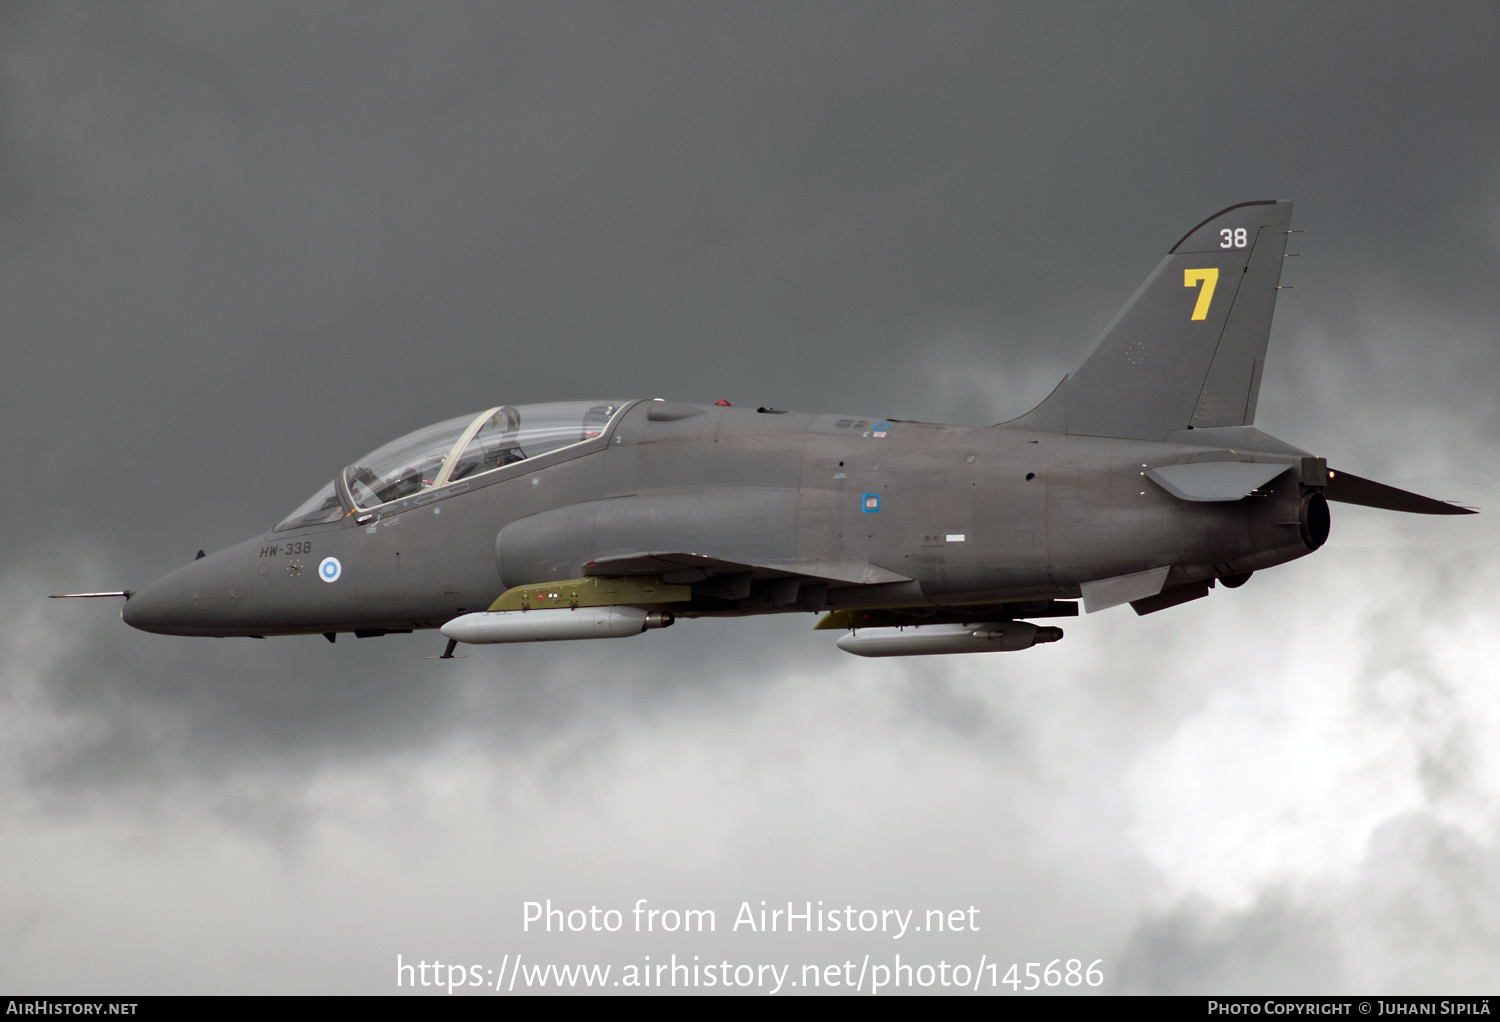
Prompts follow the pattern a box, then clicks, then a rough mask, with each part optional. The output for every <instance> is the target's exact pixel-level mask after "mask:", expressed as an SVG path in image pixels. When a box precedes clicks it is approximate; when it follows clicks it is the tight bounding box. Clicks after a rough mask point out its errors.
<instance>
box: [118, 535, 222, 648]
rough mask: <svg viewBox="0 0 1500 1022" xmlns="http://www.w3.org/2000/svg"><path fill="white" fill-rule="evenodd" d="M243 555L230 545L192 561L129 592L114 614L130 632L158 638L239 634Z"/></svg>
mask: <svg viewBox="0 0 1500 1022" xmlns="http://www.w3.org/2000/svg"><path fill="white" fill-rule="evenodd" d="M245 576H246V561H245V557H244V551H242V550H238V549H236V548H233V547H231V548H230V549H229V550H221V551H220V552H219V553H216V554H212V555H210V556H208V557H204V558H201V559H199V560H196V561H193V562H192V563H191V564H188V565H185V566H183V567H181V568H178V569H177V570H176V571H174V572H172V573H171V574H170V575H167V576H166V577H165V578H161V579H157V580H156V581H155V582H152V583H151V584H150V585H148V586H146V587H145V588H144V589H141V590H140V591H138V592H136V593H134V594H133V595H132V596H131V597H130V599H128V600H126V601H125V606H124V607H123V608H121V610H120V619H121V620H123V621H124V622H125V623H126V624H127V625H129V626H130V627H132V628H139V629H140V630H141V631H143V632H157V633H159V634H163V635H234V634H244V633H243V629H242V628H241V627H238V626H239V625H240V624H241V619H242V618H243V617H244V616H245V614H246V601H247V598H248V596H249V593H248V590H247V587H246V584H245Z"/></svg>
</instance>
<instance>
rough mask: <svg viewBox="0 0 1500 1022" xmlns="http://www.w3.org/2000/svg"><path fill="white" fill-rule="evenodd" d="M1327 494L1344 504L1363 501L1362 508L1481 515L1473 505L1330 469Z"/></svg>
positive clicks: (1434, 513)
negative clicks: (1466, 505) (1463, 504)
mask: <svg viewBox="0 0 1500 1022" xmlns="http://www.w3.org/2000/svg"><path fill="white" fill-rule="evenodd" d="M1323 496H1324V497H1325V498H1327V499H1328V500H1336V501H1338V502H1339V503H1340V504H1359V505H1360V506H1362V507H1378V508H1381V509H1382V510H1385V511H1405V512H1406V513H1407V514H1413V515H1472V514H1478V513H1479V512H1477V511H1476V510H1474V509H1473V508H1470V507H1460V506H1458V505H1457V504H1450V503H1448V502H1447V501H1445V500H1437V499H1435V498H1433V497H1424V496H1422V495H1421V494H1420V493H1412V492H1411V491H1409V490H1398V489H1397V488H1396V487H1394V486H1387V485H1386V484H1385V483H1377V482H1375V480H1373V479H1361V478H1360V477H1359V476H1356V475H1350V474H1349V473H1348V472H1335V471H1333V470H1332V469H1330V470H1329V472H1328V482H1327V483H1326V484H1325V485H1324V487H1323Z"/></svg>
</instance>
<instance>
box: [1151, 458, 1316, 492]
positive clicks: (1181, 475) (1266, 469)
mask: <svg viewBox="0 0 1500 1022" xmlns="http://www.w3.org/2000/svg"><path fill="white" fill-rule="evenodd" d="M1290 467H1291V466H1290V465H1267V464H1264V463H1261V462H1248V461H1196V462H1193V463H1191V464H1187V465H1163V466H1162V467H1161V468H1153V469H1149V470H1148V471H1147V472H1146V478H1147V479H1149V480H1151V481H1152V482H1153V483H1155V484H1156V485H1157V486H1160V487H1161V488H1162V489H1164V490H1166V491H1167V492H1168V493H1170V494H1171V495H1172V496H1174V497H1176V498H1178V499H1179V500H1196V501H1220V500H1240V499H1241V498H1244V497H1248V496H1249V495H1250V494H1251V493H1253V492H1254V491H1256V490H1258V489H1260V488H1261V487H1262V486H1264V485H1266V483H1269V482H1270V481H1271V480H1272V479H1275V478H1276V477H1277V476H1279V475H1281V473H1283V472H1285V471H1286V470H1287V469H1288V468H1290Z"/></svg>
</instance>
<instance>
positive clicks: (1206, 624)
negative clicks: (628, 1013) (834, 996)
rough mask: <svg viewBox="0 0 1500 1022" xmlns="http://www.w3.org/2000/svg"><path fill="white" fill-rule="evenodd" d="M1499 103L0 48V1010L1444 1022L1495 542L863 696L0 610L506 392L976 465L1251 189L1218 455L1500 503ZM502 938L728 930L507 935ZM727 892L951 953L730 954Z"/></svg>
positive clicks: (660, 31) (1080, 75)
mask: <svg viewBox="0 0 1500 1022" xmlns="http://www.w3.org/2000/svg"><path fill="white" fill-rule="evenodd" d="M1496 52H1500V12H1497V10H1496V8H1495V7H1494V6H1493V5H1489V4H1458V3H1452V4H1443V5H1433V4H1394V5H1393V4H1372V3H1359V4H1335V3H1328V4H1319V5H1301V4H1286V5H1279V4H1255V5H1239V6H1235V7H1228V6H1223V5H1201V4H1133V5H1103V4H1074V5H1069V4H1058V3H1045V4H1041V3H1038V4H1004V5H1002V4H981V5H967V4H958V3H950V4H941V5H925V4H882V3H868V2H866V3H857V4H832V3H821V4H805V3H803V4H791V3H787V4H766V3H743V4H734V5H718V4H694V5H689V4H656V3H653V4H643V3H641V4H636V3H631V4H619V3H615V4H604V3H599V4H567V3H554V4H545V5H542V4H530V5H509V4H491V3H426V4H377V3H360V4H339V3H322V4H317V5H307V4H300V3H256V4H248V3H246V4H212V3H191V4H165V3H163V4H157V3H150V4H147V3H128V4H102V3H101V4H82V3H75V4H27V3H9V4H6V5H4V6H3V7H0V308H3V309H4V310H5V311H4V317H3V322H4V330H5V333H4V336H5V351H6V354H7V371H6V372H5V373H3V374H0V459H3V460H0V467H3V470H4V473H5V477H6V478H7V479H9V480H11V486H10V490H11V492H13V493H14V494H16V495H17V496H18V497H22V496H23V495H24V497H23V499H17V500H13V501H12V502H11V505H10V508H9V510H8V512H7V515H6V525H7V528H6V529H5V530H4V531H3V534H0V543H3V544H4V550H3V555H4V556H3V560H0V564H3V565H4V567H3V569H0V570H3V576H0V600H3V603H4V611H5V613H4V614H3V615H0V622H3V624H0V650H3V661H0V671H3V673H0V861H3V862H4V863H5V864H6V874H7V876H8V878H9V880H8V882H7V883H6V884H5V885H4V886H0V987H4V988H6V989H10V990H22V989H24V990H28V991H55V992H84V991H100V990H108V991H139V992H171V991H189V990H209V991H266V992H295V991H353V992H369V993H379V992H385V991H387V990H391V989H393V988H394V962H395V956H396V954H397V953H401V954H403V955H404V956H405V958H406V959H407V960H412V959H424V958H425V959H431V958H434V957H441V958H443V959H444V960H445V961H462V962H465V963H476V964H482V965H485V966H486V967H490V966H495V967H498V965H499V961H498V959H499V958H500V956H503V955H504V954H507V953H509V954H516V953H524V954H526V955H528V956H534V957H535V959H536V960H538V961H541V960H557V961H569V960H579V961H583V960H591V961H600V962H608V961H613V962H616V963H624V962H626V961H641V960H642V956H644V955H646V954H651V955H653V956H660V955H668V954H671V953H673V952H674V951H675V952H676V953H678V954H679V955H682V954H688V955H691V954H700V953H701V954H702V955H704V956H705V957H707V956H721V955H722V956H727V957H729V958H732V959H734V960H737V961H771V960H775V961H790V962H798V963H800V962H804V961H824V960H828V961H832V960H840V961H842V960H843V959H844V958H846V957H848V956H851V955H862V954H865V953H870V954H872V955H877V956H879V955H887V956H888V955H889V954H891V953H893V952H895V951H903V952H905V953H907V954H910V955H912V956H916V958H917V959H918V960H926V958H931V959H932V960H936V959H937V958H938V957H940V956H947V957H948V959H949V960H950V961H952V960H960V959H962V960H965V961H968V960H974V961H977V959H978V958H979V956H980V955H981V954H987V955H988V956H989V960H990V961H1002V962H1005V963H1009V962H1010V961H1019V962H1022V963H1024V962H1025V961H1028V960H1032V961H1035V960H1040V961H1043V962H1046V961H1048V960H1050V959H1052V958H1057V957H1062V958H1064V959H1067V958H1080V959H1082V960H1083V961H1084V962H1085V963H1087V962H1088V961H1090V960H1093V959H1104V962H1105V965H1104V968H1105V971H1106V974H1107V976H1108V981H1107V984H1106V989H1111V990H1129V991H1159V992H1177V991H1197V990H1204V991H1207V990H1216V991H1224V992H1229V991H1245V992H1250V991H1286V992H1291V991H1336V990H1348V989H1358V990H1366V991H1376V990H1390V991H1408V992H1410V991H1426V990H1434V991H1451V992H1456V991H1459V990H1469V989H1485V990H1488V989H1490V988H1491V987H1492V986H1493V962H1494V961H1495V960H1496V954H1497V953H1500V865H1497V863H1500V752H1497V751H1496V750H1497V748H1500V746H1497V745H1496V743H1495V742H1494V741H1493V735H1494V733H1495V730H1496V728H1497V727H1500V685H1496V682H1497V680H1500V678H1497V668H1496V667H1495V664H1496V663H1497V662H1500V640H1497V638H1496V635H1495V632H1494V629H1493V627H1492V622H1493V620H1494V617H1495V613H1496V611H1497V609H1500V604H1497V599H1496V597H1495V593H1496V591H1497V587H1496V585H1495V583H1496V582H1500V557H1497V556H1496V555H1495V554H1494V551H1495V550H1496V549H1497V545H1496V542H1495V541H1496V539H1497V538H1500V533H1497V527H1496V526H1495V525H1494V524H1493V523H1492V522H1491V518H1492V517H1493V514H1494V512H1491V513H1490V514H1487V515H1483V516H1480V517H1479V518H1477V519H1476V518H1471V519H1466V520H1462V521H1456V522H1455V521H1448V520H1443V521H1434V520H1426V519H1405V520H1395V518H1396V516H1390V515H1385V514H1382V513H1379V512H1368V511H1364V510H1361V509H1352V508H1346V507H1342V506H1338V507H1335V521H1334V539H1333V540H1332V541H1331V542H1330V544H1329V546H1328V547H1327V548H1325V549H1324V550H1323V551H1320V552H1319V553H1318V554H1317V555H1315V556H1313V557H1309V558H1307V559H1305V560H1303V561H1299V562H1297V563H1296V564H1294V565H1290V566H1287V567H1284V568H1281V569H1277V570H1276V571H1273V572H1269V573H1264V574H1263V575H1262V576H1257V577H1256V579H1255V580H1254V581H1253V582H1252V583H1251V584H1250V585H1248V586H1246V587H1245V588H1243V589H1240V590H1235V591H1233V592H1229V591H1222V592H1216V594H1215V595H1214V597H1213V598H1212V599H1210V600H1206V601H1201V602H1199V603H1197V604H1194V605H1191V606H1188V607H1183V608H1179V609H1176V610H1173V611H1171V612H1168V613H1164V614H1160V615H1155V616H1153V617H1151V618H1147V619H1136V618H1135V617H1134V616H1133V615H1131V614H1130V613H1129V612H1128V611H1114V612H1110V613H1105V614H1101V615H1099V616H1098V617H1096V618H1087V619H1081V620H1079V621H1078V622H1076V623H1075V624H1074V625H1071V626H1069V628H1068V632H1069V634H1068V638H1067V639H1066V640H1065V641H1064V642H1062V643H1059V644H1057V645H1055V646H1049V647H1044V648H1040V649H1035V650H1031V651H1027V652H1024V653H1019V654H1015V655H1007V656H998V657H997V656H985V657H972V658H934V659H930V660H927V659H924V660H917V661H912V662H896V663H887V662H882V663H867V662H864V661H859V662H854V658H851V657H846V656H844V655H843V654H840V653H838V652H837V651H836V650H834V649H833V648H832V645H831V642H829V641H826V640H827V637H826V635H815V634H813V633H812V632H811V631H810V630H809V622H808V620H805V619H802V618H789V619H787V620H782V621H759V622H757V621H739V622H734V621H731V622H687V623H685V624H684V625H683V626H682V627H678V628H674V629H672V630H671V631H669V632H663V633H658V634H654V635H650V636H646V637H642V638H640V639H634V640H629V641H628V642H622V643H618V644H602V643H601V644H584V646H570V645H558V646H552V647H539V648H519V649H498V650H497V649H481V650H477V651H475V653H474V655H472V656H471V657H470V658H469V659H468V660H466V661H462V662H461V663H451V664H442V665H433V664H431V663H430V662H424V661H420V660H418V659H417V658H418V657H419V656H421V655H422V654H425V653H430V652H433V651H434V649H435V644H436V643H437V641H438V640H437V639H435V638H434V636H433V635H432V634H426V635H416V636H404V637H396V636H391V637H386V638H383V639H379V640H370V641H367V642H340V643H339V644H337V645H336V646H332V647H330V646H328V645H327V644H326V643H324V642H323V641H322V640H321V639H318V638H305V639H304V638H292V639H282V640H277V641H267V642H263V643H261V642H249V641H239V640H224V641H210V640H203V641H198V640H189V639H170V638H164V637H156V636H148V635H144V634H139V633H134V632H131V631H130V630H129V629H127V628H125V627H124V626H123V625H121V624H120V622H119V621H118V619H117V617H116V613H115V612H116V608H115V607H112V606H107V605H101V604H99V603H86V602H79V603H73V604H56V603H50V604H49V603H47V602H46V601H44V600H40V596H42V595H44V594H45V593H47V592H54V591H61V590H65V589H71V588H95V587H98V588H104V587H115V586H139V585H141V584H143V583H145V582H147V581H149V580H150V579H152V578H154V577H156V576H158V575H160V574H164V573H165V572H166V571H167V570H169V569H171V568H173V567H175V566H176V565H178V564H179V563H181V562H182V561H184V560H186V559H187V558H188V557H190V556H191V555H192V553H193V552H194V551H195V550H196V549H198V548H199V547H207V548H209V549H213V548H216V547H220V546H225V545H228V544H229V543H231V542H234V541H236V540H239V539H241V538H244V537H246V536H248V535H251V534H254V533H256V532H259V531H260V530H262V529H264V528H265V527H266V526H267V525H268V524H270V523H271V522H274V521H275V520H277V519H278V518H279V517H280V516H281V515H283V514H285V513H286V512H287V511H288V510H290V509H291V508H292V507H293V506H295V505H296V504H297V503H298V502H299V501H301V500H302V499H303V498H304V497H306V496H307V495H308V494H310V493H311V492H313V491H314V490H315V489H316V488H318V487H319V486H320V485H322V484H323V483H324V482H326V480H327V479H328V478H329V477H330V476H331V475H332V474H333V472H334V471H336V469H337V468H338V467H339V466H341V465H343V464H345V463H347V462H349V461H351V460H352V459H354V458H355V457H357V456H358V455H360V454H362V453H364V452H365V451H367V450H370V449H372V448H374V447H376V446H378V445H379V444H381V443H383V442H385V441H386V440H389V439H391V438H393V437H394V436H396V435H398V434H400V433H403V432H406V431H408V430H410V429H412V428H415V427H418V426H421V425H424V424H426V423H428V422H432V421H436V420H439V419H443V418H448V417H451V416H453V415H456V414H461V413H463V412H467V411H470V410H474V409H478V408H482V407H485V406H488V405H491V404H495V403H499V402H501V401H505V402H513V403H521V402H531V401H544V400H559V399H567V398H583V397H616V396H619V397H656V396H661V397H667V398H678V399H683V400H694V401H704V400H706V401H712V400H714V399H716V398H720V397H724V398H728V399H729V400H731V401H733V402H735V403H736V404H740V403H746V404H774V405H776V406H777V407H791V408H799V409H807V410H816V411H847V412H851V413H860V412H862V413H868V414H876V415H895V416H901V417H906V418H925V419H935V420H944V421H958V422H977V423H985V422H994V421H998V420H999V419H1002V418H1008V417H1011V416H1013V415H1016V414H1019V413H1021V412H1023V411H1025V410H1026V409H1027V408H1029V407H1030V406H1031V405H1032V404H1034V403H1035V402H1036V401H1038V400H1040V398H1042V397H1043V396H1045V394H1046V393H1047V392H1048V390H1050V388H1051V387H1052V386H1053V385H1054V384H1055V383H1056V382H1057V380H1058V379H1060V378H1061V376H1062V374H1063V373H1064V372H1065V371H1066V370H1067V368H1068V367H1069V366H1070V365H1071V364H1072V363H1073V361H1074V360H1075V359H1076V358H1077V357H1078V355H1079V354H1080V353H1081V352H1082V351H1083V350H1084V348H1085V347H1086V346H1087V344H1088V343H1089V341H1090V340H1091V339H1092V338H1093V336H1094V334H1095V333H1096V332H1097V330H1098V329H1099V328H1100V327H1102V325H1103V324H1104V323H1105V322H1106V321H1107V320H1108V319H1109V317H1110V316H1111V315H1113V313H1114V312H1115V311H1116V310H1117V309H1118V307H1119V306H1120V305H1121V304H1122V303H1123V302H1124V301H1125V300H1126V299H1127V298H1128V297H1129V295H1130V294H1131V293H1132V291H1133V290H1134V289H1135V287H1136V286H1137V285H1138V284H1139V282H1140V281H1141V280H1142V279H1143V278H1144V276H1145V275H1146V274H1147V273H1148V272H1149V271H1150V269H1151V268H1152V267H1153V266H1154V265H1155V263H1156V261H1157V260H1158V259H1159V258H1160V256H1161V254H1162V253H1163V252H1164V251H1165V250H1166V249H1167V248H1168V247H1169V246H1170V245H1171V244H1172V243H1173V242H1174V241H1175V240H1176V239H1177V238H1178V237H1179V236H1180V235H1181V234H1182V233H1183V232H1184V231H1185V230H1187V229H1188V228H1189V227H1190V226H1192V225H1193V224H1195V223H1197V222H1198V221H1199V220H1201V219H1203V218H1204V217H1205V216H1207V215H1209V214H1210V213H1212V212H1213V211H1215V210H1217V209H1219V208H1221V207H1223V206H1226V205H1229V204H1231V203H1234V202H1238V201H1243V200H1245V199H1256V198H1287V199H1292V200H1293V201H1294V202H1295V203H1296V204H1297V208H1296V223H1295V226H1300V227H1306V228H1309V233H1308V234H1305V235H1298V236H1297V239H1298V243H1297V244H1296V245H1294V246H1293V250H1300V251H1302V252H1304V253H1305V254H1304V255H1303V257H1302V258H1300V259H1297V260H1294V261H1291V262H1289V264H1288V269H1287V273H1286V276H1285V278H1284V283H1289V284H1293V285H1295V286H1296V288H1297V290H1295V291H1286V292H1283V293H1282V299H1281V301H1280V304H1279V307H1278V312H1277V320H1276V325H1275V327H1274V329H1273V333H1272V346H1271V360H1270V363H1269V365H1268V368H1267V373H1266V379H1265V384H1264V386H1263V389H1262V398H1261V405H1260V416H1259V419H1258V424H1259V425H1260V426H1261V427H1262V428H1265V429H1267V430H1268V431H1270V432H1272V433H1274V434H1276V435H1279V436H1282V437H1284V438H1285V439H1287V440H1289V441H1291V442H1293V443H1296V444H1298V445H1299V446H1301V447H1304V448H1307V449H1309V450H1313V451H1315V452H1317V453H1320V454H1326V455H1327V456H1328V457H1329V458H1330V460H1331V461H1332V462H1333V463H1334V464H1335V465H1338V466H1343V467H1346V468H1347V469H1349V470H1350V471H1354V472H1358V473H1360V474H1363V475H1369V476H1374V477H1376V478H1380V479H1383V480H1387V481H1389V482H1392V483H1395V484H1398V485H1411V486H1414V487H1417V488H1420V489H1424V490H1425V491H1426V492H1431V493H1433V495H1435V496H1439V497H1444V498H1453V499H1460V500H1464V501H1466V502H1470V503H1475V504H1481V505H1483V504H1486V503H1487V502H1488V505H1489V506H1490V507H1491V508H1500V501H1497V500H1494V499H1491V498H1492V497H1493V496H1494V495H1496V494H1500V486H1497V484H1496V483H1495V482H1494V480H1495V478H1496V477H1497V471H1500V457H1497V455H1496V441H1497V438H1500V414H1497V405H1496V401H1495V398H1494V395H1495V393H1496V389H1497V383H1500V346H1497V336H1496V334H1497V329H1496V323H1497V322H1500V319H1497V316H1500V289H1497V288H1496V287H1495V284H1494V282H1495V281H1496V279H1497V271H1500V131H1497V128H1496V125H1500V63H1497V62H1496V60H1495V58H1494V55H1495V53H1496ZM597 646H607V647H608V648H602V649H601V648H596V647H597ZM585 647H587V648H585ZM549 897H550V898H552V899H553V900H554V901H555V902H558V903H560V904H567V905H572V906H584V907H586V906H587V905H589V904H599V905H600V906H601V907H604V906H614V907H620V908H628V907H629V906H630V905H631V904H633V903H634V902H635V900H636V899H638V898H647V899H650V900H651V902H652V903H653V904H659V905H662V906H666V905H678V906H683V907H689V906H692V907H710V908H714V909H716V910H717V911H718V913H719V915H720V930H721V932H720V933H717V934H715V935H714V936H713V937H712V938H708V937H705V938H701V939H697V940H696V941H689V940H685V939H672V940H668V939H665V938H662V937H661V936H660V935H635V934H628V935H627V934H623V933H622V934H619V935H612V936H609V937H607V938H599V937H593V936H568V937H561V938H560V937H556V936H555V935H554V937H552V938H538V937H537V936H536V935H535V934H523V933H522V932H521V930H520V916H521V904H522V902H523V901H526V900H539V899H545V898H549ZM761 899H766V900H768V901H771V902H776V901H778V900H779V901H782V902H784V901H786V900H787V899H796V900H799V901H801V900H807V899H811V900H814V901H817V900H819V899H822V900H825V901H826V902H827V903H828V904H830V905H831V904H834V903H835V902H837V903H839V904H841V905H842V904H853V905H855V906H857V907H873V908H882V907H900V908H917V909H919V910H920V909H925V908H929V907H956V906H960V905H961V906H967V905H969V904H974V905H977V906H979V907H980V908H981V909H982V911H983V915H982V916H981V917H980V919H981V922H982V923H983V924H984V926H985V927H986V928H985V929H984V930H982V931H981V933H979V934H964V935H958V934H947V935H943V936H941V937H940V936H938V935H930V936H927V937H926V938H925V940H926V942H925V943H919V942H918V941H917V940H916V938H914V937H913V938H908V939H907V940H906V942H905V943H902V944H894V943H892V942H891V941H889V939H887V938H880V939H876V938H861V939H858V940H852V941H851V940H847V939H843V940H838V939H833V938H819V937H816V936H814V937H799V938H796V939H788V938H784V937H782V938H771V937H770V936H769V935H767V936H766V937H765V938H764V939H761V940H759V941H758V942H757V940H755V939H751V938H749V937H747V936H746V935H745V934H744V933H743V931H741V932H739V933H734V934H729V933H725V932H722V931H724V930H725V929H727V926H728V924H729V922H730V920H731V919H732V918H733V914H734V911H735V909H736V908H737V907H738V906H739V904H740V902H741V901H744V900H750V901H752V902H754V903H758V902H759V901H760V900H761ZM910 945H915V946H910ZM1002 989H1008V988H1002Z"/></svg>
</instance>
